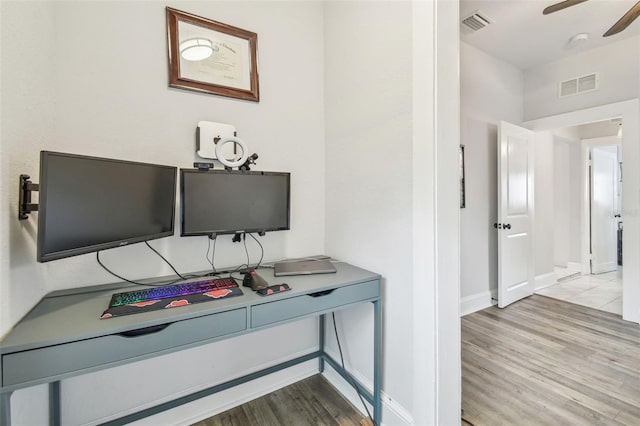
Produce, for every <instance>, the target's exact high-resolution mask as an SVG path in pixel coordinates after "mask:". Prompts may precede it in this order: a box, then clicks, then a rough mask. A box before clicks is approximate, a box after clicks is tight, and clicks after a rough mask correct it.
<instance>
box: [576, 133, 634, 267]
mask: <svg viewBox="0 0 640 426" xmlns="http://www.w3.org/2000/svg"><path fill="white" fill-rule="evenodd" d="M623 123H624V122H623ZM611 138H612V137H610V136H606V137H602V138H591V139H582V140H580V145H581V146H580V152H581V165H580V179H581V182H580V189H581V192H582V197H580V209H581V212H582V213H581V224H580V229H581V239H580V240H581V246H580V254H581V263H582V273H583V274H591V263H590V262H589V261H590V260H591V256H590V250H589V248H590V247H591V238H590V235H591V230H590V227H591V208H590V204H591V194H590V193H589V192H590V186H589V180H590V176H589V161H590V160H589V152H591V150H592V149H593V148H594V147H597V146H614V145H616V146H621V145H622V141H621V140H618V142H616V143H611ZM623 188H624V186H623ZM623 190H624V189H623ZM622 202H623V203H624V194H623V195H622ZM623 263H624V262H623ZM623 273H624V272H623Z"/></svg>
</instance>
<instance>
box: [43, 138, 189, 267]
mask: <svg viewBox="0 0 640 426" xmlns="http://www.w3.org/2000/svg"><path fill="white" fill-rule="evenodd" d="M176 182H177V168H176V167H170V166H163V165H157V164H147V163H138V162H132V161H121V160H113V159H108V158H97V157H88V156H82V155H74V154H65V153H59V152H50V151H42V152H41V153H40V182H39V185H40V187H39V192H40V195H39V207H38V211H39V213H38V261H39V262H46V261H49V260H55V259H61V258H65V257H69V256H76V255H79V254H83V253H89V252H95V251H99V250H105V249H109V248H113V247H119V246H124V245H128V244H132V243H138V242H142V241H147V240H152V239H155V238H160V237H166V236H170V235H173V233H174V221H175V202H176Z"/></svg>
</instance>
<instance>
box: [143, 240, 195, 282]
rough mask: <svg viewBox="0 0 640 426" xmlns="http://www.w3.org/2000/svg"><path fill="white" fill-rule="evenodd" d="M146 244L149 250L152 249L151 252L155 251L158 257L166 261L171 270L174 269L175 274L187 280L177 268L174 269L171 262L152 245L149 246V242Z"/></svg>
mask: <svg viewBox="0 0 640 426" xmlns="http://www.w3.org/2000/svg"><path fill="white" fill-rule="evenodd" d="M144 243H145V244H146V245H147V247H149V248H150V249H151V251H153V252H154V253H155V254H157V255H158V256H160V259H162V260H164V261H165V263H166V264H167V265H169V267H170V268H171V269H173V272H175V273H176V275H177V276H179V277H180V278H182V279H183V280H186V278H185V277H184V276H182V274H181V273H180V272H178V270H177V269H176V268H174V267H173V265H172V264H171V262H169V261H168V260H167V259H166V258H165V257H164V256H163V255H161V254H160V252H158V250H156V249H154V248H153V247H151V244H149V242H148V241H145V242H144Z"/></svg>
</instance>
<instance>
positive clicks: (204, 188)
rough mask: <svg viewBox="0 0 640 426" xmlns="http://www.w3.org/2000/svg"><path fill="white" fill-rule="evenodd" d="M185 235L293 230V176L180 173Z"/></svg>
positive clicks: (282, 174)
mask: <svg viewBox="0 0 640 426" xmlns="http://www.w3.org/2000/svg"><path fill="white" fill-rule="evenodd" d="M180 211H181V224H182V228H181V235H182V236H194V235H209V236H215V235H219V234H235V233H238V232H258V233H263V232H270V231H281V230H287V229H290V223H289V215H290V174H289V173H278V172H257V171H228V170H208V171H201V170H195V169H180Z"/></svg>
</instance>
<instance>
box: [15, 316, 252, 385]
mask: <svg viewBox="0 0 640 426" xmlns="http://www.w3.org/2000/svg"><path fill="white" fill-rule="evenodd" d="M163 326H164V325H162V326H159V327H158V329H157V330H155V329H153V328H150V329H147V330H145V329H142V330H139V331H142V332H144V331H147V332H148V333H146V334H138V335H136V333H135V332H133V333H132V332H130V333H127V335H123V334H114V335H109V336H104V337H96V338H93V339H87V340H80V341H77V342H71V343H66V344H62V345H56V346H50V347H46V348H41V349H34V350H30V351H24V352H17V353H13V354H7V355H4V356H3V357H2V385H3V386H11V385H16V384H20V383H26V382H29V381H32V380H41V379H44V378H48V377H53V376H59V375H65V374H67V373H72V372H77V371H80V370H84V369H91V368H94V367H97V366H103V365H104V366H105V367H107V366H108V364H110V363H114V362H118V361H122V360H126V359H129V358H133V357H138V356H142V357H145V358H148V357H150V356H153V354H154V352H158V351H163V350H167V349H172V348H175V349H179V347H181V346H184V345H188V344H192V343H196V342H200V341H203V340H207V339H213V338H216V337H220V336H224V335H226V334H231V333H235V332H239V331H243V330H246V328H247V314H246V309H245V308H243V309H236V310H232V311H228V312H221V313H218V314H213V315H207V316H204V317H198V318H192V319H188V320H183V321H177V322H174V323H170V324H168V325H167V326H166V327H165V328H162V327H163ZM141 359H143V358H141ZM94 369H95V368H94Z"/></svg>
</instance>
